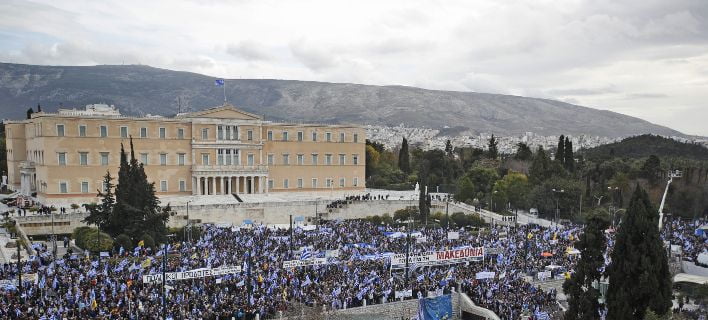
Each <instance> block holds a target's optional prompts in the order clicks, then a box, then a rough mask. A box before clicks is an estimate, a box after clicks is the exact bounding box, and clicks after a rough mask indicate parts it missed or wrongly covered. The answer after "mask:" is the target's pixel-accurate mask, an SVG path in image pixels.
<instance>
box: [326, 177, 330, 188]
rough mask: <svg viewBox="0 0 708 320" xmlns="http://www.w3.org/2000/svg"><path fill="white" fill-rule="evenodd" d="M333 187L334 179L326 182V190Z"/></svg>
mask: <svg viewBox="0 0 708 320" xmlns="http://www.w3.org/2000/svg"><path fill="white" fill-rule="evenodd" d="M331 187H332V179H330V178H327V180H325V188H331Z"/></svg>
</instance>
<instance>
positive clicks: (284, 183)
mask: <svg viewBox="0 0 708 320" xmlns="http://www.w3.org/2000/svg"><path fill="white" fill-rule="evenodd" d="M288 188H290V181H289V180H288V179H285V180H283V189H288Z"/></svg>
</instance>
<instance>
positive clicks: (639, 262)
mask: <svg viewBox="0 0 708 320" xmlns="http://www.w3.org/2000/svg"><path fill="white" fill-rule="evenodd" d="M624 216H625V217H624V219H623V221H622V224H621V225H620V227H619V230H618V232H617V237H616V240H615V245H614V248H613V251H612V255H611V259H612V263H610V265H609V266H608V268H607V276H608V277H609V279H610V285H609V287H608V289H607V299H606V301H607V311H608V313H607V319H609V320H615V319H616V320H619V319H643V318H644V315H645V313H646V311H647V310H648V309H649V310H652V311H653V312H655V313H657V314H658V315H665V314H667V312H669V311H670V308H671V278H670V277H669V265H668V261H667V258H666V252H665V251H664V246H663V243H662V242H661V238H660V237H659V229H658V223H659V219H658V215H657V213H656V210H654V208H653V206H652V205H651V202H650V201H649V196H648V195H647V193H646V192H645V191H644V190H643V189H642V188H641V187H640V186H639V185H637V187H636V189H635V191H634V194H633V195H632V199H631V200H630V202H629V207H628V209H627V213H626V214H625V215H624Z"/></svg>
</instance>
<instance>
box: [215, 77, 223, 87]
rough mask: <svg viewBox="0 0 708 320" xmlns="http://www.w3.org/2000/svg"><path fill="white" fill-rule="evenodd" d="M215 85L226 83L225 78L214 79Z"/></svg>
mask: <svg viewBox="0 0 708 320" xmlns="http://www.w3.org/2000/svg"><path fill="white" fill-rule="evenodd" d="M214 85H216V86H217V87H221V86H223V85H224V79H216V80H214Z"/></svg>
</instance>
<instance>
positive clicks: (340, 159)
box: [339, 154, 347, 166]
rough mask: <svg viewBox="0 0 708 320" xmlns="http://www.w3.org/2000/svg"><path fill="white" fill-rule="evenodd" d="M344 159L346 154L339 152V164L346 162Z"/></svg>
mask: <svg viewBox="0 0 708 320" xmlns="http://www.w3.org/2000/svg"><path fill="white" fill-rule="evenodd" d="M346 159H347V156H346V155H344V154H340V155H339V165H340V166H343V165H345V164H346V163H345V162H346Z"/></svg>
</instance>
